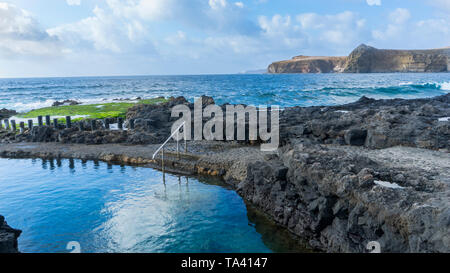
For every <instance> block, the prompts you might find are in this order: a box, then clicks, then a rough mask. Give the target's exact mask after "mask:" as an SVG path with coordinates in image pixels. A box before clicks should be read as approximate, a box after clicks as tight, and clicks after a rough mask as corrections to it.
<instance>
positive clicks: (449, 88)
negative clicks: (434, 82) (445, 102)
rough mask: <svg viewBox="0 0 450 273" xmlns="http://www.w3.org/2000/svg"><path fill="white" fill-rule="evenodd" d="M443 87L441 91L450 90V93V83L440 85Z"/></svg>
mask: <svg viewBox="0 0 450 273" xmlns="http://www.w3.org/2000/svg"><path fill="white" fill-rule="evenodd" d="M439 86H440V87H441V90H448V91H450V82H444V83H442V84H440V85H439Z"/></svg>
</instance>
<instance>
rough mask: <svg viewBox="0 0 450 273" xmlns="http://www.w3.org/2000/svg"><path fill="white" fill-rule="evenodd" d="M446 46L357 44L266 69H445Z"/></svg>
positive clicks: (449, 67)
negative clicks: (344, 53) (344, 51)
mask: <svg viewBox="0 0 450 273" xmlns="http://www.w3.org/2000/svg"><path fill="white" fill-rule="evenodd" d="M449 71H450V47H449V48H442V49H429V50H389V49H377V48H374V47H371V46H367V45H364V44H362V45H360V46H358V47H357V48H356V49H355V50H353V51H352V52H351V53H350V55H349V56H348V57H308V56H298V57H294V58H292V59H291V60H287V61H280V62H275V63H272V64H271V65H270V66H269V67H268V72H269V73H394V72H449Z"/></svg>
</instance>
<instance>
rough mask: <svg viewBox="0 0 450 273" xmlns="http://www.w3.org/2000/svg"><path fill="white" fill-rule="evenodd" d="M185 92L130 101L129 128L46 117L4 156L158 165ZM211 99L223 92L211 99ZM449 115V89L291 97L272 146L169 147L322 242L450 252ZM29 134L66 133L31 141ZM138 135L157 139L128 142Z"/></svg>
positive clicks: (342, 248) (340, 247)
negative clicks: (269, 149)
mask: <svg viewBox="0 0 450 273" xmlns="http://www.w3.org/2000/svg"><path fill="white" fill-rule="evenodd" d="M180 103H181V104H186V105H187V106H189V107H193V106H192V104H191V103H189V102H187V101H186V100H185V99H184V98H173V99H171V100H170V101H169V102H168V103H166V104H163V105H159V106H150V105H149V106H147V105H139V106H136V107H133V108H131V109H130V110H129V111H128V113H127V118H128V120H127V122H130V120H134V121H135V129H134V130H129V131H117V132H114V131H113V132H114V133H107V132H105V131H104V130H94V131H80V130H77V129H73V130H74V131H73V132H69V131H66V130H68V129H64V130H56V129H54V128H48V127H45V126H43V127H41V128H47V129H36V130H55V131H51V132H52V133H51V134H48V135H44V136H47V137H44V138H42V139H34V137H35V135H34V133H33V132H29V133H28V136H26V135H23V136H19V135H16V136H14V137H12V136H6V137H3V141H4V142H8V143H4V144H2V145H0V156H2V157H42V158H48V159H51V158H80V159H84V160H88V159H91V160H104V161H107V162H111V163H118V162H119V163H126V164H137V165H140V166H148V167H158V166H159V165H160V164H161V162H160V161H159V159H156V160H152V158H151V155H152V154H153V152H154V151H155V150H156V149H157V148H158V147H159V145H158V144H157V143H161V142H162V141H161V140H160V139H159V136H161V138H164V139H165V138H166V137H167V136H168V135H169V132H170V127H171V125H172V122H173V121H174V120H173V119H172V118H171V117H170V108H171V107H173V106H174V105H177V104H180ZM204 103H205V105H207V104H211V103H214V101H213V100H212V99H211V98H205V100H204ZM222 107H223V106H222ZM449 117H450V94H447V95H444V96H439V97H435V98H427V99H414V100H403V99H394V100H374V99H369V98H365V97H363V98H361V99H360V100H359V101H357V102H355V103H351V104H347V105H341V106H322V107H319V106H318V107H293V108H287V109H285V111H283V112H282V114H281V115H280V137H281V146H280V148H279V149H278V151H276V152H274V153H264V152H261V151H260V149H259V146H252V145H251V144H255V143H252V142H249V141H243V142H239V143H236V142H222V141H195V142H190V143H189V145H188V152H187V153H186V154H183V155H182V156H181V157H178V156H177V155H176V153H175V152H174V151H175V149H176V148H175V145H170V146H169V147H167V150H166V152H165V166H166V170H167V171H174V172H180V173H189V174H198V175H211V176H219V177H222V178H223V179H224V180H225V181H226V182H227V183H228V184H230V185H232V186H234V187H235V188H236V189H237V191H238V193H239V194H240V195H241V196H242V197H243V198H245V199H246V200H248V201H249V202H250V203H252V204H253V205H254V206H256V207H257V208H259V209H260V210H261V211H264V212H265V213H266V214H268V215H269V216H271V217H272V218H273V219H274V220H275V221H276V222H277V223H278V224H280V225H282V226H284V227H286V228H287V229H289V230H290V231H291V232H292V233H294V234H296V235H298V236H299V237H301V238H303V239H305V240H307V241H308V242H309V245H311V246H312V247H314V248H315V249H318V250H322V251H327V252H366V251H367V250H366V247H367V244H368V243H369V242H372V241H376V242H378V243H379V244H380V246H381V251H382V252H450V168H448V166H450V156H449V151H450V122H449ZM127 122H126V123H127ZM64 133H67V136H66V135H64ZM7 134H10V133H7ZM61 134H62V135H61ZM80 134H85V138H84V140H85V142H82V141H80V143H82V144H70V143H74V142H72V141H60V140H65V139H81V138H78V137H74V136H78V135H80ZM95 134H105V135H108V136H111V135H114V134H117V135H118V136H119V135H121V136H123V138H121V140H120V141H117V142H118V143H119V144H111V142H109V144H108V142H107V143H106V144H103V145H90V146H87V145H85V144H84V143H90V142H86V139H91V138H92V136H93V135H95ZM68 136H70V138H68ZM87 136H89V138H87ZM146 136H151V137H148V138H147V137H146ZM155 136H158V137H155ZM21 137H22V138H21ZM29 137H31V140H33V141H37V142H40V140H43V141H42V142H49V141H59V142H58V143H33V144H30V143H27V141H28V140H29ZM141 137H142V138H141ZM133 139H140V140H139V141H136V140H133ZM140 141H142V142H145V143H147V142H152V141H154V143H155V144H153V145H139V146H137V145H130V144H133V143H139V142H140ZM15 142H19V143H15ZM20 142H25V143H20ZM99 143H103V142H102V141H99ZM90 144H92V143H90ZM124 144H126V145H124Z"/></svg>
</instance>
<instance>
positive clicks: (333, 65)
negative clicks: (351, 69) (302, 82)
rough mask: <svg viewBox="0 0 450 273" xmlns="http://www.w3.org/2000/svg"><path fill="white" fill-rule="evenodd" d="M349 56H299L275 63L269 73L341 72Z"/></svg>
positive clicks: (270, 67)
mask: <svg viewBox="0 0 450 273" xmlns="http://www.w3.org/2000/svg"><path fill="white" fill-rule="evenodd" d="M346 62H347V57H309V56H297V57H294V58H292V60H288V61H281V62H277V63H273V64H271V65H270V66H269V68H268V72H269V73H275V74H278V73H333V72H341V71H342V69H343V67H344V65H345V63H346Z"/></svg>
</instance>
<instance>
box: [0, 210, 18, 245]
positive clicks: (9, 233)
mask: <svg viewBox="0 0 450 273" xmlns="http://www.w3.org/2000/svg"><path fill="white" fill-rule="evenodd" d="M21 233H22V231H20V230H18V229H13V228H11V227H10V226H8V224H7V223H6V221H5V217H3V216H1V215H0V253H18V252H19V249H18V247H17V238H19V236H20V234H21Z"/></svg>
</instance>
